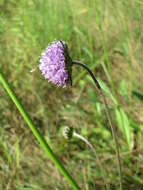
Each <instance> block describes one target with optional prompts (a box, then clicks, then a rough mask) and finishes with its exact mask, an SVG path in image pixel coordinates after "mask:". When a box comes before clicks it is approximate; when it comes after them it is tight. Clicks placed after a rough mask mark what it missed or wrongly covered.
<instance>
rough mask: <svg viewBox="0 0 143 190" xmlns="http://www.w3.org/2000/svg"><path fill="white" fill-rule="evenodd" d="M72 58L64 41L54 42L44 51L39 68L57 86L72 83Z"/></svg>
mask: <svg viewBox="0 0 143 190" xmlns="http://www.w3.org/2000/svg"><path fill="white" fill-rule="evenodd" d="M71 65H72V60H71V58H70V56H69V54H68V48H67V45H66V43H65V42H64V41H54V42H52V43H51V44H50V45H49V46H48V47H47V48H46V50H45V51H44V52H43V53H42V55H41V59H40V64H39V69H40V70H41V72H42V75H43V76H44V77H45V79H48V81H49V82H51V83H53V84H56V85H57V86H63V87H65V86H67V84H68V83H69V82H70V83H71V72H72V66H71Z"/></svg>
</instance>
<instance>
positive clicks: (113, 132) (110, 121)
mask: <svg viewBox="0 0 143 190" xmlns="http://www.w3.org/2000/svg"><path fill="white" fill-rule="evenodd" d="M72 63H73V64H74V65H79V66H81V67H83V68H84V69H86V70H87V71H88V73H89V74H90V76H91V77H92V79H93V81H94V82H95V84H96V86H97V89H98V92H99V94H100V95H101V97H102V99H103V102H104V105H105V112H106V115H107V118H108V121H109V125H110V128H111V131H112V136H113V139H114V142H115V150H116V157H117V162H118V170H119V177H120V190H123V187H122V171H121V161H120V154H119V145H118V141H117V136H116V132H115V128H114V126H113V124H112V118H111V114H110V111H109V108H108V104H107V101H106V98H105V95H104V94H103V91H102V89H101V86H100V84H99V82H98V81H97V79H96V78H95V76H94V74H93V73H92V71H91V70H90V69H89V68H88V66H87V65H85V64H83V63H81V62H80V61H73V62H72Z"/></svg>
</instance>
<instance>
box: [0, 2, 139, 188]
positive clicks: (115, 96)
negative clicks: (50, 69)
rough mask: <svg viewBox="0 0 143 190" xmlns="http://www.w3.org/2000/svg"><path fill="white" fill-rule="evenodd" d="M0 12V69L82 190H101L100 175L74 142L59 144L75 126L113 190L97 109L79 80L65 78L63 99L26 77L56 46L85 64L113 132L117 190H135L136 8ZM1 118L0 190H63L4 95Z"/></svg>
mask: <svg viewBox="0 0 143 190" xmlns="http://www.w3.org/2000/svg"><path fill="white" fill-rule="evenodd" d="M0 10H1V11H0V57H1V61H0V68H2V70H3V71H4V73H5V74H6V76H7V78H8V80H9V82H11V83H12V85H13V87H14V90H15V92H16V94H17V96H18V97H19V98H20V100H21V101H22V104H23V105H24V107H25V109H26V110H27V111H28V113H29V115H30V117H31V118H32V120H33V122H34V124H35V125H36V126H37V127H38V129H39V130H40V132H41V133H42V134H43V135H44V137H45V138H46V140H47V142H48V144H49V145H50V146H51V147H52V149H53V151H54V152H55V154H56V155H57V157H58V158H59V159H60V160H61V161H62V163H63V164H64V165H65V167H66V168H68V171H69V173H71V174H72V176H73V178H75V179H76V181H77V182H78V184H79V186H80V187H81V189H83V190H98V189H100V190H101V189H104V184H103V180H102V177H101V173H100V169H99V168H98V166H97V164H96V160H95V158H94V155H93V154H92V152H91V151H90V150H89V149H88V147H85V145H84V144H83V143H82V142H80V141H78V140H74V139H73V140H71V141H70V142H66V140H64V139H63V137H62V135H61V130H60V129H61V127H62V126H64V125H68V126H73V127H74V128H75V129H76V130H77V131H78V132H79V133H81V134H82V135H83V136H85V137H87V138H88V139H89V140H90V141H91V142H92V144H94V145H95V148H96V150H97V153H98V156H99V157H100V158H101V162H102V163H103V166H104V169H105V170H106V176H107V181H108V183H109V184H110V186H111V187H112V189H115V190H116V189H118V188H117V187H119V181H118V170H117V165H116V161H115V154H114V143H113V139H112V136H111V133H110V129H109V127H108V123H107V118H106V116H105V112H104V106H103V104H102V102H101V100H100V97H99V96H98V94H97V92H96V89H95V87H94V85H93V83H92V82H91V80H90V79H89V78H88V77H87V76H86V72H85V71H83V70H82V69H80V68H77V67H75V68H73V87H72V88H68V89H61V88H57V87H55V86H53V85H51V84H49V83H48V82H47V81H46V80H44V79H43V78H42V76H41V75H40V72H39V71H38V70H36V71H35V72H34V73H32V74H31V73H30V70H31V69H33V68H35V67H36V66H37V64H38V61H39V56H40V54H41V52H42V51H43V50H44V49H45V47H46V46H47V44H48V43H49V42H51V41H53V40H54V39H63V40H65V41H66V42H67V43H68V46H69V50H70V54H71V56H72V58H73V59H78V60H81V61H83V62H84V63H85V64H88V66H89V67H90V68H91V69H92V70H93V71H94V73H95V75H96V76H97V77H98V79H99V81H100V84H101V85H102V88H103V89H104V92H105V94H106V97H107V100H108V104H109V107H110V111H111V114H112V118H113V121H114V125H115V127H116V129H117V136H118V141H119V144H120V152H121V159H122V165H123V166H122V170H123V184H124V189H131V190H132V189H133V190H138V189H142V188H143V180H142V179H143V172H142V171H143V168H142V165H143V161H142V160H143V156H142V153H143V151H142V149H143V145H142V138H143V129H142V128H143V124H142V123H143V106H142V105H143V104H142V100H141V98H139V97H141V96H138V94H141V95H142V94H143V85H142V84H143V77H142V76H143V74H142V72H143V55H142V52H143V45H142V44H143V43H142V42H143V25H142V18H143V3H142V1H141V0H134V1H132V0H126V1H124V0H120V1H116V0H102V1H101V0H96V1H94V0H79V1H76V0H41V1H36V0H29V1H28V0H24V1H20V2H19V1H15V0H10V1H4V0H1V1H0ZM134 92H138V93H134ZM0 113H1V114H0V189H4V190H15V189H16V190H20V189H24V187H25V190H26V187H27V189H28V188H29V189H34V190H35V189H36V190H37V189H38V190H49V189H52V190H57V189H58V190H63V189H67V190H69V189H71V188H70V187H69V185H68V184H67V182H66V181H65V179H64V178H63V176H61V175H60V173H59V172H58V171H57V169H56V168H55V167H54V165H53V164H52V162H51V161H50V160H47V157H46V156H45V155H44V153H43V151H42V150H41V149H40V146H39V144H38V143H37V142H36V140H35V139H34V137H33V136H32V133H31V131H30V130H29V129H28V128H27V125H26V124H25V122H24V120H23V119H22V117H21V116H20V115H19V113H18V111H17V109H16V108H15V107H14V105H13V104H12V102H11V100H10V99H9V97H8V95H7V94H6V92H5V91H4V90H3V88H2V86H1V88H0ZM136 150H138V151H136ZM132 151H133V152H132Z"/></svg>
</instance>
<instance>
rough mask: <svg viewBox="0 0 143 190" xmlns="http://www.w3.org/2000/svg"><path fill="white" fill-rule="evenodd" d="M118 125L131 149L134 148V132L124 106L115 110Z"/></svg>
mask: <svg viewBox="0 0 143 190" xmlns="http://www.w3.org/2000/svg"><path fill="white" fill-rule="evenodd" d="M115 115H116V120H117V123H118V127H119V128H120V130H121V131H122V133H123V135H124V136H125V139H126V141H127V144H128V147H129V149H130V150H132V148H133V132H132V127H131V125H130V121H129V118H128V116H127V114H126V113H125V111H124V110H123V109H122V108H120V109H119V108H118V109H116V110H115Z"/></svg>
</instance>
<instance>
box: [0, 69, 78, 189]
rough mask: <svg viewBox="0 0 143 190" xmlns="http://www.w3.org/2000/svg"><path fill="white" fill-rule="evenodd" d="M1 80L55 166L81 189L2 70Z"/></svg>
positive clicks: (74, 185) (71, 182) (73, 185)
mask: <svg viewBox="0 0 143 190" xmlns="http://www.w3.org/2000/svg"><path fill="white" fill-rule="evenodd" d="M0 82H1V83H2V85H3V87H4V88H5V90H6V91H7V93H8V95H9V96H10V98H11V99H12V101H13V102H14V104H15V105H16V107H17V109H18V110H19V112H20V114H21V115H22V117H23V118H24V120H25V122H26V123H27V125H28V126H29V128H30V129H31V131H32V132H33V134H34V136H35V137H36V138H37V140H38V141H39V143H40V145H41V147H42V149H43V150H44V152H45V153H46V155H47V156H48V157H49V158H50V159H51V160H52V161H53V163H54V164H55V166H56V167H57V168H58V170H59V171H60V172H61V174H63V176H64V177H65V178H66V180H67V181H68V183H69V184H70V185H71V187H72V188H73V189H74V190H80V188H79V186H78V185H77V184H76V182H75V181H74V179H73V178H72V177H71V176H70V174H69V173H68V171H67V170H66V169H65V167H64V166H63V165H62V163H61V162H60V161H59V160H58V159H57V158H56V156H55V154H54V153H53V151H52V149H51V148H50V146H49V145H48V143H47V142H46V140H45V139H44V137H43V136H42V135H41V134H40V132H39V131H38V129H37V128H36V127H35V125H34V123H33V122H32V120H31V119H30V117H29V115H28V114H27V113H26V111H25V110H24V108H23V106H22V104H21V103H20V101H19V99H18V98H17V96H16V95H15V93H14V91H13V90H12V88H11V87H10V85H9V83H8V81H7V80H6V78H5V76H4V74H3V73H2V72H1V71H0Z"/></svg>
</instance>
